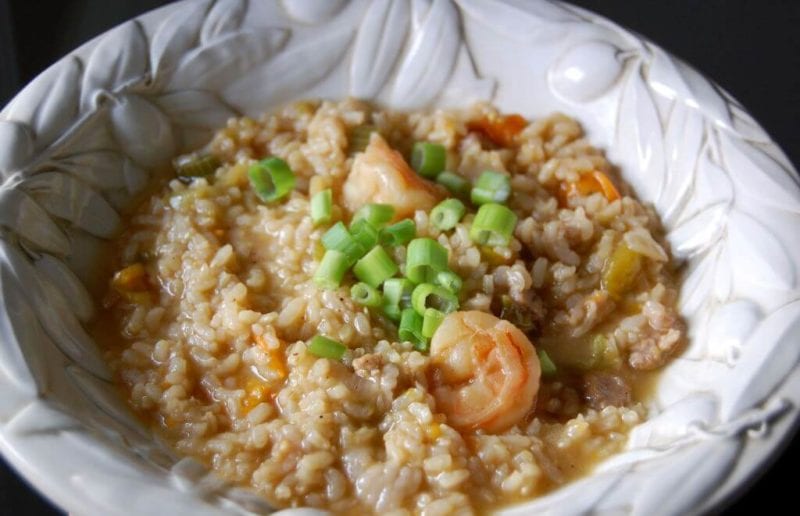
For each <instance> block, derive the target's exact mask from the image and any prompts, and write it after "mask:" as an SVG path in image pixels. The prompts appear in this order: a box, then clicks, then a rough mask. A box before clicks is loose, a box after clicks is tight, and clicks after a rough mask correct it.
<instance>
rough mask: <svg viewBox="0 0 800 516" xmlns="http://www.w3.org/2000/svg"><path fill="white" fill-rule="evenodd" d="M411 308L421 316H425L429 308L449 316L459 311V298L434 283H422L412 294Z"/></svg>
mask: <svg viewBox="0 0 800 516" xmlns="http://www.w3.org/2000/svg"><path fill="white" fill-rule="evenodd" d="M411 306H412V308H414V310H416V311H417V313H418V314H420V315H425V310H427V309H428V308H435V309H437V310H439V311H440V312H442V313H445V314H449V313H450V312H455V311H456V310H458V298H457V297H456V296H455V294H453V293H452V292H450V291H449V290H447V289H446V288H444V287H440V286H438V285H434V284H433V283H420V284H419V285H417V286H416V287H415V288H414V292H412V293H411Z"/></svg>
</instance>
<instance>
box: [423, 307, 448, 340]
mask: <svg viewBox="0 0 800 516" xmlns="http://www.w3.org/2000/svg"><path fill="white" fill-rule="evenodd" d="M444 317H445V314H444V313H443V312H441V311H439V310H437V309H435V308H428V309H427V310H425V315H423V316H422V336H423V337H425V338H427V339H430V338H431V337H433V334H434V333H436V330H437V329H438V328H439V325H441V324H442V321H444Z"/></svg>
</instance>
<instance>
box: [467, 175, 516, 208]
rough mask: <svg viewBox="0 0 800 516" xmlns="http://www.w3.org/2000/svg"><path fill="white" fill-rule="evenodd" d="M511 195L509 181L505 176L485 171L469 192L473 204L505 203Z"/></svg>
mask: <svg viewBox="0 0 800 516" xmlns="http://www.w3.org/2000/svg"><path fill="white" fill-rule="evenodd" d="M509 195H511V180H510V179H509V177H508V176H507V175H506V174H502V173H500V172H494V171H491V170H487V171H486V172H484V173H482V174H481V175H480V177H479V178H478V180H477V181H476V182H475V186H473V187H472V192H470V199H471V200H472V203H473V204H486V203H490V202H506V201H507V200H508V196H509Z"/></svg>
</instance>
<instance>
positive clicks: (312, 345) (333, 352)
mask: <svg viewBox="0 0 800 516" xmlns="http://www.w3.org/2000/svg"><path fill="white" fill-rule="evenodd" d="M306 349H308V352H309V353H311V354H312V355H314V356H317V357H320V358H332V359H334V360H339V359H341V358H342V357H343V356H344V352H345V351H347V348H346V347H344V345H343V344H342V343H341V342H337V341H335V340H333V339H329V338H328V337H325V336H323V335H315V336H314V338H312V339H311V341H309V343H308V345H307V346H306Z"/></svg>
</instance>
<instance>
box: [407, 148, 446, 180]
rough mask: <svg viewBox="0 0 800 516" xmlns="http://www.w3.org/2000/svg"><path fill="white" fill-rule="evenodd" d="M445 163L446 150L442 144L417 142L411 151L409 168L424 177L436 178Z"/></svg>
mask: <svg viewBox="0 0 800 516" xmlns="http://www.w3.org/2000/svg"><path fill="white" fill-rule="evenodd" d="M446 164H447V151H446V150H445V148H444V145H440V144H438V143H430V142H417V143H415V144H414V148H413V149H412V151H411V168H413V169H414V170H416V171H417V173H418V174H419V175H421V176H424V177H429V178H431V179H436V176H438V175H439V174H440V173H441V172H442V170H444V167H445V165H446Z"/></svg>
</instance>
